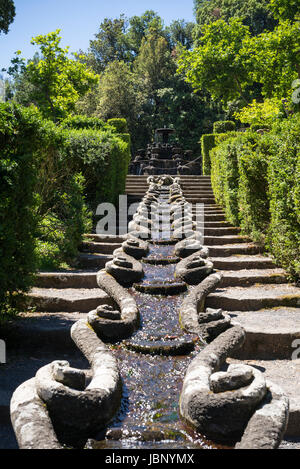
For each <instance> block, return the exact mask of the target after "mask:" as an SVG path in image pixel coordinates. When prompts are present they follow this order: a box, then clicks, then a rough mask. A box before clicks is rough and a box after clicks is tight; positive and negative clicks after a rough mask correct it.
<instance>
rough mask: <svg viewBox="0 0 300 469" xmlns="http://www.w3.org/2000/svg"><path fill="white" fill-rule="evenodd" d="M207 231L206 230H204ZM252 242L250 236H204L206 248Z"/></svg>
mask: <svg viewBox="0 0 300 469" xmlns="http://www.w3.org/2000/svg"><path fill="white" fill-rule="evenodd" d="M204 231H205V230H204ZM250 241H251V240H250V238H249V237H248V236H241V235H229V236H204V244H205V245H206V246H224V247H226V245H227V244H229V245H231V244H237V243H241V244H242V243H249V242H250Z"/></svg>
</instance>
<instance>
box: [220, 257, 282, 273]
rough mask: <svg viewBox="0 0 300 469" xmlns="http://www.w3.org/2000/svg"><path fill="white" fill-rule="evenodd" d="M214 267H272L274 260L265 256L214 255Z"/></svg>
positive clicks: (238, 268)
mask: <svg viewBox="0 0 300 469" xmlns="http://www.w3.org/2000/svg"><path fill="white" fill-rule="evenodd" d="M212 261H213V264H214V268H215V269H219V270H235V271H236V270H244V269H274V268H275V267H276V266H275V265H274V261H273V259H272V258H271V257H266V256H259V255H256V256H243V255H240V256H230V257H214V258H213V259H212Z"/></svg>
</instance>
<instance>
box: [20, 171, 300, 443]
mask: <svg viewBox="0 0 300 469" xmlns="http://www.w3.org/2000/svg"><path fill="white" fill-rule="evenodd" d="M146 181H147V176H128V177H127V182H126V194H127V195H128V196H129V197H130V200H131V201H139V200H140V199H141V198H142V197H143V195H144V193H145V192H146V189H147V182H146ZM181 181H182V188H183V192H184V196H185V197H186V199H187V201H188V202H190V203H192V204H193V211H194V215H195V220H196V219H197V220H198V217H197V218H196V214H197V210H198V208H197V207H196V205H197V204H204V206H203V207H202V208H201V210H203V218H202V219H201V221H200V222H199V225H200V226H199V227H200V228H201V227H203V228H204V244H205V245H206V246H208V248H209V257H210V258H211V260H212V261H213V263H214V267H215V269H217V270H219V271H221V272H222V274H223V279H222V282H221V283H220V285H219V286H218V288H217V290H215V291H214V292H213V293H211V294H210V295H209V296H208V297H207V306H208V307H212V308H222V309H223V310H224V311H225V312H226V311H227V312H228V314H229V315H230V316H231V317H232V321H233V323H240V324H242V325H243V327H244V328H245V330H246V336H247V339H246V343H245V346H244V348H243V350H242V351H241V353H240V354H239V356H238V357H235V358H233V359H232V361H233V362H239V361H241V360H242V361H243V363H245V362H246V363H249V364H251V365H252V366H258V367H259V368H260V369H263V370H264V372H265V374H266V377H267V378H269V379H271V380H272V381H273V382H274V383H277V384H279V385H280V386H281V387H282V388H283V389H284V390H285V391H286V393H287V394H288V395H289V397H290V403H291V410H290V422H289V426H288V431H287V434H288V435H291V436H295V435H296V436H300V382H299V379H298V376H299V371H300V360H297V359H296V360H291V357H292V353H293V352H294V350H295V348H293V342H294V341H295V340H296V339H299V338H300V289H299V288H298V287H296V286H295V285H293V284H290V283H288V279H287V275H286V273H285V271H284V270H283V269H281V268H280V267H278V266H276V265H275V264H274V261H273V259H272V258H271V257H270V256H269V255H266V254H265V253H263V252H262V249H261V247H260V246H258V245H256V244H255V243H253V242H252V241H251V240H250V239H249V238H248V237H247V236H242V235H240V234H239V233H240V230H239V228H236V227H233V226H231V225H230V224H229V223H228V222H226V220H225V216H224V212H223V210H222V208H221V207H219V206H218V205H216V203H215V199H214V195H213V191H212V188H211V183H210V178H209V177H207V176H181ZM123 240H124V239H123V238H122V237H120V236H116V237H109V236H100V235H94V234H92V235H86V237H85V241H84V243H83V245H82V246H81V253H80V255H79V258H78V267H77V268H76V270H70V271H61V272H49V273H47V272H44V273H40V274H39V276H38V278H37V281H36V287H35V288H34V289H33V290H32V291H31V292H30V293H29V295H28V296H29V300H30V304H31V306H33V307H35V309H36V311H38V312H41V313H44V314H45V313H49V314H50V315H51V314H54V313H56V314H59V315H62V314H65V313H68V319H69V320H70V321H72V320H73V319H74V321H75V320H77V319H78V313H87V312H88V311H90V310H91V309H93V308H95V307H96V306H99V305H100V304H102V303H105V302H107V299H108V298H107V296H106V294H105V293H104V292H102V291H101V290H100V289H99V288H97V283H96V273H97V271H98V270H99V269H101V268H103V267H104V265H105V263H106V262H107V261H108V260H110V259H111V258H112V253H113V251H114V250H115V249H117V248H118V247H120V245H121V243H122V241H123ZM38 314H39V313H34V316H35V317H37V316H38ZM57 327H63V326H62V325H61V324H59V325H58V326H57ZM299 356H300V353H299Z"/></svg>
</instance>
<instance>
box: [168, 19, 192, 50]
mask: <svg viewBox="0 0 300 469" xmlns="http://www.w3.org/2000/svg"><path fill="white" fill-rule="evenodd" d="M194 27H195V24H194V23H192V22H186V21H184V20H175V21H173V22H172V23H171V24H170V26H169V27H167V28H166V31H167V32H168V36H169V41H170V44H171V47H172V48H174V47H176V45H177V44H181V45H182V46H184V47H185V48H186V49H191V47H192V45H193V31H194Z"/></svg>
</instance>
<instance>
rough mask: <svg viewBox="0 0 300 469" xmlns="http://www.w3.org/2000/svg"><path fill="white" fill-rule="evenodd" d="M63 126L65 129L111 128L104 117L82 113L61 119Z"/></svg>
mask: <svg viewBox="0 0 300 469" xmlns="http://www.w3.org/2000/svg"><path fill="white" fill-rule="evenodd" d="M60 125H61V127H62V128H65V129H76V130H82V129H93V130H107V129H108V128H110V126H109V125H107V124H106V123H105V122H104V121H103V120H102V119H99V118H98V117H87V116H82V115H75V116H70V117H68V118H66V119H64V120H63V121H61V124H60Z"/></svg>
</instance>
